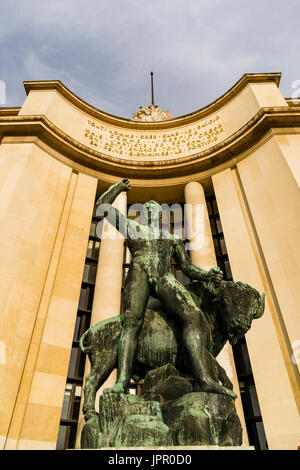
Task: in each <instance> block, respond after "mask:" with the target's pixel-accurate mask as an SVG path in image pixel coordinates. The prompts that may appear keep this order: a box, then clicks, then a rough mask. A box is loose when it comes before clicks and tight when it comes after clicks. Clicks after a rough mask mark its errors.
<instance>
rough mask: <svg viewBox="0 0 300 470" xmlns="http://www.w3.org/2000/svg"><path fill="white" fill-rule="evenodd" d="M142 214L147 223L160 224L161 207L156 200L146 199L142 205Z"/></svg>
mask: <svg viewBox="0 0 300 470" xmlns="http://www.w3.org/2000/svg"><path fill="white" fill-rule="evenodd" d="M143 216H144V219H145V221H146V223H147V225H152V224H157V225H158V226H161V222H162V209H161V206H160V204H158V202H156V201H148V202H146V203H145V204H144V205H143Z"/></svg>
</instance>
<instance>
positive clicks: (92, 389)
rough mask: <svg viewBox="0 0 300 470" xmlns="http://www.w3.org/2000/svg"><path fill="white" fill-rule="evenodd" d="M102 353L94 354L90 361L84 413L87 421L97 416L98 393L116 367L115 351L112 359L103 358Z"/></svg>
mask: <svg viewBox="0 0 300 470" xmlns="http://www.w3.org/2000/svg"><path fill="white" fill-rule="evenodd" d="M101 353H102V351H96V352H94V354H93V356H92V357H91V359H90V361H91V370H90V372H89V373H88V374H87V376H86V378H85V383H84V389H83V390H84V403H83V407H82V412H83V414H84V415H85V416H84V418H85V420H86V421H87V420H88V419H89V418H90V417H91V416H92V415H94V414H97V413H96V410H95V399H96V393H97V391H98V390H99V388H100V387H101V385H102V384H103V383H104V382H105V380H106V379H107V378H108V377H109V375H110V374H111V372H112V371H113V369H114V368H115V366H116V358H115V354H114V353H113V351H111V354H110V357H109V356H108V355H106V356H105V357H103V354H101Z"/></svg>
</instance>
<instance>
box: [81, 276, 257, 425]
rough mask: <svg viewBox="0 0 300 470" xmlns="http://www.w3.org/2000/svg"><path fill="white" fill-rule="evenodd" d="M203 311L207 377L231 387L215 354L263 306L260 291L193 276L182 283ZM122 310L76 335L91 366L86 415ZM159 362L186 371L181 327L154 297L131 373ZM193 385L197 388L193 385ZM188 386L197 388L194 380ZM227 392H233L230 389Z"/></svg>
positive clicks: (113, 349)
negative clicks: (193, 384)
mask: <svg viewBox="0 0 300 470" xmlns="http://www.w3.org/2000/svg"><path fill="white" fill-rule="evenodd" d="M185 287H186V288H187V289H188V290H189V292H190V293H191V294H192V296H193V298H194V300H195V302H196V303H197V305H198V306H199V307H200V308H201V310H202V312H204V314H205V318H206V320H207V322H205V324H204V325H205V328H206V329H207V330H208V331H205V332H203V333H205V336H206V337H207V338H209V340H208V341H207V348H206V360H207V361H208V363H209V366H210V367H209V369H210V372H211V374H212V378H213V379H214V380H215V381H216V382H221V383H222V385H223V386H224V387H226V388H227V389H230V390H232V388H233V386H232V383H231V381H230V379H229V378H228V376H227V374H226V372H225V370H224V369H223V367H221V366H220V365H219V363H218V362H217V360H216V359H215V358H216V356H217V355H218V354H219V353H220V351H221V350H222V348H223V347H224V345H225V343H226V342H227V340H229V342H230V344H232V345H233V344H235V343H236V342H237V341H238V340H239V339H240V338H242V337H243V336H244V335H245V333H247V331H248V330H249V329H250V327H251V324H252V321H253V319H257V318H260V317H261V316H262V314H263V312H264V304H265V296H264V294H262V295H260V294H259V293H258V291H257V290H256V289H254V288H253V287H251V286H249V285H248V284H244V283H241V282H233V281H221V283H220V284H219V285H218V287H214V286H213V285H212V283H206V282H194V283H191V284H189V285H187V286H185ZM123 320H124V317H123V316H122V315H120V316H118V317H114V318H111V319H108V320H104V321H101V322H98V323H96V324H95V325H93V326H91V327H90V328H89V329H88V330H87V331H86V332H85V333H84V334H83V336H82V337H81V339H80V348H81V350H82V351H83V352H84V353H86V354H88V357H89V360H90V363H91V370H90V372H89V374H88V375H87V377H86V380H85V385H84V404H83V413H84V415H85V420H86V421H87V420H88V419H89V418H90V417H91V416H93V415H95V414H96V410H95V397H96V393H97V390H99V388H100V387H101V385H102V384H103V383H104V382H105V381H106V380H107V378H108V377H109V375H110V374H111V372H112V370H113V369H115V368H116V367H117V363H118V357H117V356H118V344H119V340H120V337H121V332H122V324H123ZM165 364H171V365H173V366H175V367H176V369H177V370H178V371H179V372H180V374H181V375H182V376H185V377H190V376H191V375H192V371H191V369H190V367H189V360H188V356H187V354H186V351H185V348H184V345H183V342H182V338H181V332H180V328H179V326H178V324H176V323H175V322H174V321H173V320H172V319H171V318H170V316H169V315H167V313H166V312H165V311H164V307H163V305H162V304H160V302H159V301H158V300H157V301H155V302H154V303H153V304H152V305H150V306H148V308H147V309H146V311H145V314H144V319H143V324H142V327H141V330H140V334H139V339H138V347H137V352H136V356H135V362H134V367H133V378H134V379H135V380H139V379H140V378H144V377H145V375H146V374H147V372H149V371H151V370H153V369H157V368H159V367H161V366H163V365H165ZM197 387H198V388H197ZM194 391H201V389H200V390H199V386H197V385H195V387H194ZM232 398H236V396H235V394H234V393H233V392H232Z"/></svg>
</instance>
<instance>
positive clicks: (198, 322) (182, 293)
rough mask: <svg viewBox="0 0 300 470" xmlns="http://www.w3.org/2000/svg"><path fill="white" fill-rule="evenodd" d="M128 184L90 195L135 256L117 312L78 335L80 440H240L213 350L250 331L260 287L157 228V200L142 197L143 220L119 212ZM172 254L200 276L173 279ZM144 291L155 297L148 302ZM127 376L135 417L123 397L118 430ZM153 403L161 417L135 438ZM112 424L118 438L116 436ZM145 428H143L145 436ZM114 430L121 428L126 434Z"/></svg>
mask: <svg viewBox="0 0 300 470" xmlns="http://www.w3.org/2000/svg"><path fill="white" fill-rule="evenodd" d="M129 189H130V183H129V181H128V180H123V181H121V182H119V183H117V184H115V185H114V186H112V187H111V188H109V190H108V191H106V192H105V193H104V194H103V195H102V196H101V197H100V199H99V200H98V203H97V204H105V205H106V206H105V209H107V210H106V213H105V215H106V217H107V219H108V220H109V221H110V223H112V224H113V225H114V226H115V227H116V228H117V229H118V230H119V231H120V232H121V233H122V234H123V235H124V236H125V237H126V239H127V246H128V248H129V250H130V252H131V255H132V260H131V263H130V268H129V272H128V274H127V277H126V281H125V287H124V292H123V305H124V312H123V314H122V315H121V316H120V317H117V318H113V319H109V320H105V321H103V322H99V323H97V324H96V325H93V326H92V327H91V328H90V329H89V330H88V331H87V332H86V333H85V334H84V335H83V337H82V338H81V341H80V346H81V349H82V350H83V351H84V352H85V353H87V354H88V356H89V359H90V362H91V371H90V373H89V374H88V376H87V378H86V382H85V387H84V393H85V399H84V406H83V412H84V414H85V420H86V421H87V423H86V425H85V428H84V430H83V433H82V436H83V440H82V446H83V447H88V446H89V447H96V448H97V447H98V448H99V447H101V446H103V445H106V446H109V445H116V444H118V445H120V446H122V445H125V444H124V443H125V441H126V442H127V444H128V439H131V440H130V442H131V445H154V444H155V445H167V444H166V443H168V444H170V439H171V440H172V442H173V443H174V444H177V445H180V444H182V445H186V443H187V442H188V443H189V444H191V443H192V444H200V443H201V444H222V445H237V444H239V443H240V442H241V427H240V423H239V421H238V418H237V416H236V412H235V408H234V402H233V399H235V398H236V395H235V393H234V392H233V390H232V388H233V387H232V383H231V381H230V380H229V378H228V376H227V374H226V372H225V370H224V369H223V368H222V367H221V366H220V365H219V364H218V362H217V360H216V359H215V357H216V356H217V355H218V354H219V352H220V351H221V349H222V348H223V346H224V344H225V343H226V341H227V340H229V341H230V342H231V343H232V344H234V343H235V342H236V341H237V340H238V339H239V338H240V337H242V336H243V335H244V334H245V333H246V331H248V330H249V328H250V327H251V323H252V320H253V319H254V318H259V317H260V316H261V315H262V314H263V311H264V295H262V296H260V295H259V293H258V292H257V291H256V290H255V289H253V288H252V287H250V286H248V285H247V284H242V283H238V282H225V281H223V280H222V277H223V274H222V272H221V271H220V269H219V268H213V269H211V270H210V271H204V270H202V269H200V268H198V267H197V266H195V265H193V264H192V263H191V261H190V258H189V257H188V256H187V254H186V251H185V249H184V245H183V242H182V240H181V239H179V237H177V236H175V235H172V234H170V233H169V232H166V231H164V230H162V223H161V215H162V214H161V209H160V205H159V204H158V203H156V202H155V201H149V202H147V203H146V204H144V217H145V219H146V221H147V224H146V225H142V224H140V223H138V222H136V221H133V220H129V219H126V218H125V217H124V216H123V215H122V214H121V213H120V212H119V211H118V210H117V209H115V208H113V207H112V205H111V204H112V203H113V201H114V200H115V198H116V197H117V196H118V194H120V193H121V192H122V191H128V190H129ZM172 257H174V258H175V259H176V260H177V262H178V264H179V266H180V267H181V269H182V271H183V273H184V274H185V275H186V276H187V277H189V278H190V279H191V280H197V281H198V282H194V283H192V284H190V285H188V286H183V285H182V284H181V283H180V282H179V281H177V280H176V279H175V277H174V276H173V274H172V272H171V261H172ZM150 295H152V296H154V297H156V298H157V299H158V301H157V302H156V305H153V306H152V308H150V307H151V306H150V307H148V308H147V309H146V306H147V303H148V299H149V296H150ZM116 365H117V367H118V379H117V383H116V384H115V385H114V386H113V387H111V388H109V389H105V390H104V394H103V395H102V397H101V406H100V417H99V418H100V422H99V421H98V419H97V417H96V411H95V396H96V392H97V390H98V389H99V387H100V386H101V385H102V384H103V383H104V382H105V380H106V379H107V377H108V376H109V374H110V373H111V371H112V370H113V369H114V368H115V367H116ZM132 377H134V378H136V379H139V378H143V379H145V384H144V390H143V396H142V397H139V398H138V400H139V406H140V413H138V414H139V418H134V416H135V415H134V414H133V415H132V413H133V412H132V409H133V408H132V406H129V405H128V406H127V405H126V406H125V405H124V407H123V408H122V410H123V411H122V413H123V414H122V413H121V414H122V416H119V418H120V419H121V417H122V420H123V421H122V420H121V421H122V432H121V430H120V429H121V428H120V429H119V428H118V430H116V429H115V426H116V424H115V423H116V420H114V425H113V431H112V427H111V426H112V425H111V426H110V427H109V426H107V416H108V415H110V416H111V414H115V413H116V409H117V408H118V406H117V403H118V402H119V400H120V399H121V400H123V401H124V398H122V397H124V394H126V393H127V391H128V386H129V382H130V379H131V378H132ZM216 395H217V397H216ZM184 397H186V398H184ZM179 399H180V400H179ZM141 400H142V401H141ZM149 400H150V401H149ZM178 400H179V401H178ZM157 402H158V405H159V406H161V410H162V415H161V416H160V415H159V416H160V421H159V423H158V421H157V419H158V417H157V416H158V415H157V413H156V414H155V416H156V417H155V420H156V421H155V422H156V423H158V424H156V425H155V427H154V428H153V427H151V426H150V427H151V433H152V434H151V433H150V434H151V436H152V438H151V439H150V438H149V439H148V440H147V439H142V438H141V435H143V432H142V431H141V423H140V421H141V416H144V415H145V418H144V421H143V419H142V421H141V422H142V423H144V425H145V427H146V428H145V429H146V431H147V429H148V431H149V423H148V421H149V419H150V418H149V409H150V410H153V409H156V408H155V407H156V405H151V403H152V404H153V403H154V404H155V403H157ZM177 402H178V403H177ZM124 403H127V401H126V400H125V401H124ZM176 403H177V404H178V406H177V404H176ZM143 406H144V413H143V412H142V411H141V410H142V409H143ZM174 407H175V408H176V407H177V408H176V409H177V412H175V411H174V410H175V408H174ZM118 409H119V408H118ZM108 410H110V411H108ZM180 410H181V411H180ZM222 410H223V411H222ZM107 413H108V414H107ZM222 413H223V414H224V422H225V423H226V424H225V425H224V423H223V424H222V425H221V424H220V430H219V431H216V426H217V425H216V423H220V416H221V417H222ZM150 415H151V413H150ZM151 416H152V415H151ZM174 416H176V419H175V418H174ZM191 416H192V418H191ZM172 417H173V418H174V419H173V418H172ZM153 419H154V418H153V416H152V418H151V419H150V422H152V421H153ZM207 419H208V420H209V423H210V425H209V426H208V425H207V423H206V420H207ZM121 421H120V423H121ZM125 422H126V423H127V422H128V423H132V422H139V423H140V424H139V429H140V432H139V433H138V434H137V435H136V434H132V433H133V429H134V426H132V425H131V424H130V425H129V424H128V426H129V427H128V428H127V427H126V426H127V425H126V426H125V424H124V423H125ZM189 422H190V425H187V424H186V423H189ZM147 423H148V424H147ZM192 423H194V424H192ZM164 424H167V425H168V426H169V427H170V428H168V429H166V428H165V427H164ZM120 426H121V424H120ZM147 426H148V427H147ZM190 426H192V427H193V429H192V430H191V429H190ZM108 428H109V429H108ZM209 428H210V429H211V431H209V432H208V429H209ZM129 429H131V430H132V431H131V434H130V433H129V431H128V430H129ZM145 429H144V431H145ZM157 429H159V431H157V432H158V434H156V430H157ZM212 429H213V431H212ZM162 430H163V431H162ZM179 430H180V432H179ZM204 430H206V431H204ZM148 431H147V432H148ZM116 432H117V434H118V436H119V438H118V440H117V441H116V438H115V437H113V436H115V435H116ZM147 432H146V434H145V435H149V432H150V431H149V432H148V434H147ZM128 433H129V434H128ZM121 435H124V436H125V435H126V436H127V437H126V439H125V438H124V439H125V440H124V442H123V441H122V439H121V438H120V436H121ZM170 436H171V437H170ZM178 436H179V437H178ZM191 436H192V437H191ZM120 439H121V440H120ZM100 441H101V442H100ZM122 442H123V443H122ZM132 442H133V443H134V444H132Z"/></svg>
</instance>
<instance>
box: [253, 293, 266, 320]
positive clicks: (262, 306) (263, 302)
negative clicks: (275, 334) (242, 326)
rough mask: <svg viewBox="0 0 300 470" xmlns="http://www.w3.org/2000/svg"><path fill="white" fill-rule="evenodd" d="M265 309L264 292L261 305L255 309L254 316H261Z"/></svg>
mask: <svg viewBox="0 0 300 470" xmlns="http://www.w3.org/2000/svg"><path fill="white" fill-rule="evenodd" d="M264 310H265V293H264V292H263V293H262V294H261V296H260V301H259V307H258V308H257V309H255V313H254V317H253V318H260V317H261V316H262V314H263V313H264Z"/></svg>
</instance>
